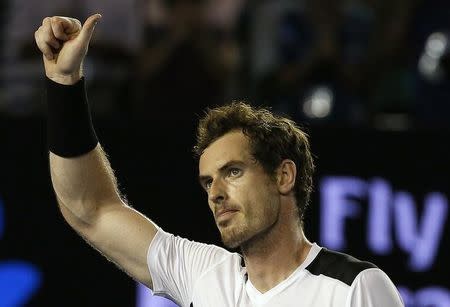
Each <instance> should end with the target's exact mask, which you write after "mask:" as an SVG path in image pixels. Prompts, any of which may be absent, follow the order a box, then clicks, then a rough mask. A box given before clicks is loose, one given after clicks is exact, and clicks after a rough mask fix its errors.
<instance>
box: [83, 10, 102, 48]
mask: <svg viewBox="0 0 450 307" xmlns="http://www.w3.org/2000/svg"><path fill="white" fill-rule="evenodd" d="M100 18H102V15H100V14H94V15H91V16H89V18H88V19H86V21H85V22H84V24H83V27H82V28H81V31H80V34H79V36H78V38H79V39H80V40H81V41H82V42H86V43H87V44H89V41H90V40H91V37H92V33H94V28H95V25H96V24H97V22H98V21H99V20H100Z"/></svg>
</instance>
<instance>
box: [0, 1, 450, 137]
mask: <svg viewBox="0 0 450 307" xmlns="http://www.w3.org/2000/svg"><path fill="white" fill-rule="evenodd" d="M0 5H1V15H0V18H1V21H0V29H1V31H2V36H1V37H2V39H1V41H0V44H1V46H2V47H1V50H2V53H1V56H0V60H1V62H0V69H1V70H0V82H1V83H0V114H2V115H3V116H14V117H28V116H42V115H43V114H45V105H44V99H43V92H42V86H43V77H42V71H43V68H42V64H41V58H40V55H39V53H38V50H37V48H36V47H35V45H34V36H33V33H34V31H35V30H36V29H37V27H38V26H39V25H40V23H41V21H42V19H43V18H44V17H45V16H49V15H65V16H74V17H77V18H78V19H80V20H84V19H85V18H86V17H87V16H89V15H90V14H91V13H95V12H100V13H102V15H103V18H102V20H101V23H100V24H99V25H98V26H97V29H96V32H95V35H94V37H93V40H92V43H91V48H90V51H89V55H88V58H87V61H86V63H85V66H86V74H87V85H88V89H89V96H90V103H91V107H92V109H93V111H94V114H95V117H99V118H100V117H104V118H113V119H115V118H127V119H153V120H157V121H158V120H159V121H169V122H182V121H191V120H192V121H194V122H195V120H196V119H197V117H196V116H195V115H198V114H201V112H202V110H203V109H204V108H205V107H207V106H214V105H220V104H224V103H227V102H229V101H231V100H233V99H234V100H247V101H248V102H250V103H252V104H254V105H263V106H268V107H271V108H272V109H273V110H275V111H276V112H279V113H282V114H285V115H289V116H290V117H291V118H293V119H295V120H297V121H299V122H307V123H310V124H327V125H328V124H340V125H352V126H370V127H376V128H380V129H393V130H405V129H413V128H420V127H425V128H428V127H450V121H449V120H448V119H447V118H448V117H449V115H450V86H449V85H450V68H449V66H450V65H449V62H450V61H449V54H450V36H449V33H450V3H449V2H448V1H445V0H429V1H423V0H390V1H387V0H258V1H254V0H247V1H244V0H120V1H119V0H108V1H106V0H98V1H87V0H65V1H63V0H59V1H50V0H39V1H37V0H7V1H2V2H1V4H0Z"/></svg>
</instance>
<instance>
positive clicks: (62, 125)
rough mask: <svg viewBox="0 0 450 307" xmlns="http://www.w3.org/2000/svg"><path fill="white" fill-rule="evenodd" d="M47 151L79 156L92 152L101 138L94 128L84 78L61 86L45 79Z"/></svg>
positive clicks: (63, 155)
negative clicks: (72, 83) (98, 137)
mask: <svg viewBox="0 0 450 307" xmlns="http://www.w3.org/2000/svg"><path fill="white" fill-rule="evenodd" d="M46 88H47V106H48V121H47V142H48V148H49V150H50V151H51V152H53V153H54V154H56V155H58V156H61V157H66V158H69V157H77V156H81V155H83V154H85V153H88V152H89V151H91V150H93V149H94V148H95V147H96V146H97V144H98V139H97V136H96V134H95V131H94V127H93V125H92V118H91V113H90V111H89V105H88V101H87V95H86V87H85V82H84V78H82V79H81V80H80V81H78V82H77V83H75V84H74V85H62V84H59V83H56V82H54V81H52V80H50V79H49V78H46Z"/></svg>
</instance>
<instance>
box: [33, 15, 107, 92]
mask: <svg viewBox="0 0 450 307" xmlns="http://www.w3.org/2000/svg"><path fill="white" fill-rule="evenodd" d="M101 17H102V16H101V15H100V14H94V15H92V16H90V17H89V18H88V19H86V21H85V23H84V24H83V25H81V22H80V21H79V20H77V19H75V18H69V17H61V16H54V17H46V18H44V20H43V21H42V26H40V27H39V29H38V30H37V31H36V32H35V34H34V37H35V40H36V44H37V46H38V47H39V50H41V52H42V54H43V60H44V67H45V74H46V75H47V77H48V78H50V79H52V80H53V81H55V82H57V83H61V84H66V85H70V84H74V83H76V82H77V81H78V80H79V79H80V78H81V77H82V63H83V59H84V57H85V56H86V53H87V50H88V47H89V42H90V40H91V37H92V33H93V32H94V28H95V25H96V24H97V22H98V20H99V19H100V18H101Z"/></svg>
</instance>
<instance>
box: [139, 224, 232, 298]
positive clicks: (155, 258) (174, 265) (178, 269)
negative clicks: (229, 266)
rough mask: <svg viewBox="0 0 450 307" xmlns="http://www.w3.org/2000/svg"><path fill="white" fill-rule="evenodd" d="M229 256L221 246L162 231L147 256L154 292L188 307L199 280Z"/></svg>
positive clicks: (157, 235) (155, 238) (152, 243)
mask: <svg viewBox="0 0 450 307" xmlns="http://www.w3.org/2000/svg"><path fill="white" fill-rule="evenodd" d="M230 255H231V253H230V252H228V251H226V250H225V249H223V248H220V247H218V246H215V245H209V244H204V243H198V242H193V241H190V240H187V239H184V238H180V237H178V236H174V235H172V234H170V233H167V232H165V231H163V230H162V229H161V228H159V229H158V232H157V233H156V235H155V237H154V238H153V240H152V242H151V244H150V247H149V250H148V253H147V265H148V268H149V271H150V275H151V277H152V283H153V293H154V294H155V295H160V296H164V297H167V298H169V299H171V300H172V301H174V302H175V303H176V304H178V305H180V306H189V304H190V302H191V300H192V294H193V289H194V287H195V283H196V281H197V280H198V279H199V278H200V277H201V276H202V275H203V274H204V273H206V272H207V271H208V269H210V268H212V267H214V266H215V265H216V264H218V263H220V262H222V261H223V260H224V259H225V258H226V257H229V256H230Z"/></svg>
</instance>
